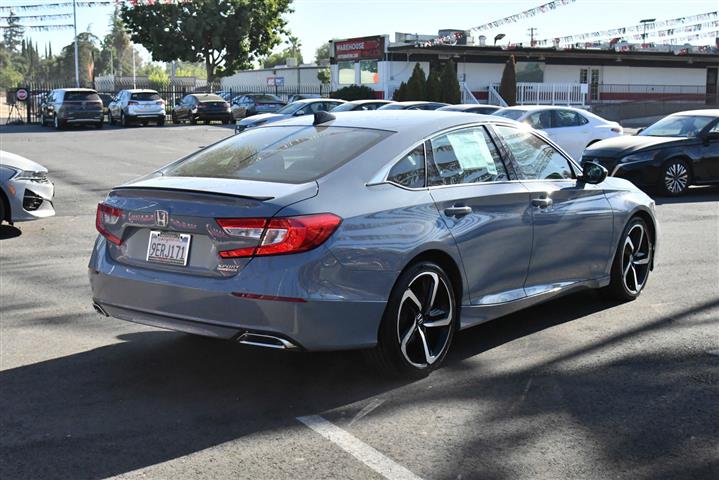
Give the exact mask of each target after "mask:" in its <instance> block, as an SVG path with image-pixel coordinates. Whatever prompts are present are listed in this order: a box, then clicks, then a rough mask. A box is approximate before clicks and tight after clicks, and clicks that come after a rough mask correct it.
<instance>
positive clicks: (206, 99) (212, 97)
mask: <svg viewBox="0 0 719 480" xmlns="http://www.w3.org/2000/svg"><path fill="white" fill-rule="evenodd" d="M197 100H198V101H199V102H200V103H225V100H224V99H223V98H222V97H220V96H219V95H207V96H206V97H197Z"/></svg>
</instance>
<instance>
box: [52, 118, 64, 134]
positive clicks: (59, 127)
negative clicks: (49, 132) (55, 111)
mask: <svg viewBox="0 0 719 480" xmlns="http://www.w3.org/2000/svg"><path fill="white" fill-rule="evenodd" d="M53 123H54V126H55V130H62V129H63V128H65V122H63V121H62V120H60V119H59V118H58V117H57V115H55V117H54V120H53Z"/></svg>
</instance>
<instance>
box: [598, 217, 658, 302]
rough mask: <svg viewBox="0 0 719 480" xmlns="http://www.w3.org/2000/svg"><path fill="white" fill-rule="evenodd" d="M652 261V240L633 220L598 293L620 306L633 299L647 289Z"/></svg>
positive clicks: (637, 219) (646, 229)
mask: <svg viewBox="0 0 719 480" xmlns="http://www.w3.org/2000/svg"><path fill="white" fill-rule="evenodd" d="M653 261H654V239H653V238H652V234H651V231H650V230H649V227H648V225H647V222H646V221H645V220H644V219H643V218H641V217H633V218H632V219H631V220H629V223H627V226H626V227H624V231H623V232H622V236H621V237H620V239H619V245H618V246H617V250H616V252H615V254H614V263H612V273H611V280H610V283H609V285H608V286H607V287H605V288H604V289H602V293H603V294H604V296H605V297H607V298H609V299H613V300H619V301H624V302H627V301H631V300H634V299H635V298H637V297H638V296H639V295H641V293H642V291H643V290H644V287H646V285H647V281H648V280H649V273H650V272H651V269H652V265H653ZM630 263H631V264H630Z"/></svg>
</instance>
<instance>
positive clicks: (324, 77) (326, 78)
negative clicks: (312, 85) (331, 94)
mask: <svg viewBox="0 0 719 480" xmlns="http://www.w3.org/2000/svg"><path fill="white" fill-rule="evenodd" d="M331 75H332V74H331V73H330V69H329V68H327V67H325V68H320V69H319V70H317V80H319V81H320V83H322V85H327V84H328V83H330V82H331V81H332V77H331Z"/></svg>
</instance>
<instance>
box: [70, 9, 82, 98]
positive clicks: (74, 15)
mask: <svg viewBox="0 0 719 480" xmlns="http://www.w3.org/2000/svg"><path fill="white" fill-rule="evenodd" d="M76 3H77V2H76V0H72V26H73V27H74V28H75V87H77V88H80V62H79V58H78V55H77V7H76Z"/></svg>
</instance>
